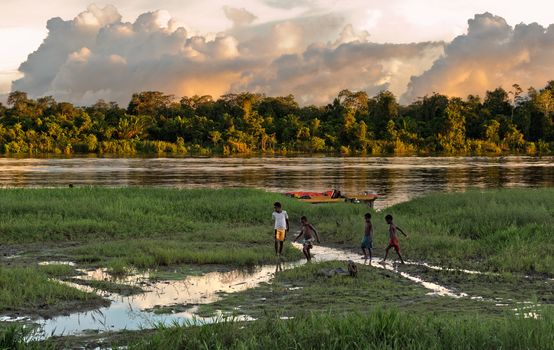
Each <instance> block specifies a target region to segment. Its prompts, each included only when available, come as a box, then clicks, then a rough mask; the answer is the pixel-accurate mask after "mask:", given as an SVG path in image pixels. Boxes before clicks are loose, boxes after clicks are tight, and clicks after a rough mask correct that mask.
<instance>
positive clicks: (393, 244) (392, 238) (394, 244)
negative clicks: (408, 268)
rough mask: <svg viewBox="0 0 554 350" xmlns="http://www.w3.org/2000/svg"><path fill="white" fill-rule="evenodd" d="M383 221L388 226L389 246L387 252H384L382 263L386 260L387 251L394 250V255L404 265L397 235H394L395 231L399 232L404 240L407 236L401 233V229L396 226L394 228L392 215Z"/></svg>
mask: <svg viewBox="0 0 554 350" xmlns="http://www.w3.org/2000/svg"><path fill="white" fill-rule="evenodd" d="M385 220H386V221H387V224H389V245H388V247H387V250H386V252H385V257H384V258H383V261H382V262H385V260H387V256H389V250H390V249H391V248H394V250H396V254H398V257H399V258H400V262H401V263H402V264H404V259H402V255H400V244H399V243H398V235H397V233H396V230H398V231H400V233H402V234H403V235H404V236H406V238H408V235H407V234H405V233H404V231H402V229H401V228H400V227H398V226H396V225H395V224H394V223H393V222H392V215H390V214H389V215H387V216H385Z"/></svg>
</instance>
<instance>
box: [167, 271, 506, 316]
mask: <svg viewBox="0 0 554 350" xmlns="http://www.w3.org/2000/svg"><path fill="white" fill-rule="evenodd" d="M338 267H342V268H344V269H346V262H344V261H342V262H341V261H330V262H324V263H316V264H314V263H313V264H306V265H303V266H300V267H297V268H295V269H291V270H285V271H283V272H279V273H277V275H276V277H275V278H274V279H273V281H272V282H271V284H268V283H266V284H262V285H260V286H259V287H257V288H253V289H249V290H246V291H243V292H239V293H233V294H228V295H225V296H224V297H223V298H222V299H221V300H219V301H217V302H215V303H212V304H207V305H200V306H199V311H200V314H201V315H202V316H212V315H213V314H215V311H216V310H221V311H223V312H225V313H226V314H229V315H240V314H246V315H249V316H252V317H254V318H264V317H266V316H267V315H280V316H295V317H296V316H298V315H301V314H310V313H313V312H323V313H325V312H332V313H334V314H345V313H351V312H359V313H368V312H372V311H373V310H374V309H375V308H376V307H380V306H383V305H386V306H387V307H396V308H401V309H404V310H411V311H414V312H426V313H430V312H431V313H433V312H439V313H440V312H445V311H446V312H450V313H457V314H469V313H475V312H479V313H482V314H488V315H490V316H497V315H501V314H503V313H504V312H506V308H501V307H496V306H495V305H494V304H493V303H483V302H481V301H474V300H470V299H468V298H462V299H452V298H450V297H439V296H434V295H428V293H429V290H427V289H425V288H423V287H422V286H420V285H419V284H415V283H413V282H411V281H409V280H407V279H405V278H403V277H401V276H400V275H399V274H397V273H394V272H392V271H388V270H383V269H379V268H374V267H369V266H364V265H358V276H357V278H352V277H350V276H333V277H327V276H325V275H324V274H322V271H325V270H330V269H335V268H338ZM168 311H171V310H168Z"/></svg>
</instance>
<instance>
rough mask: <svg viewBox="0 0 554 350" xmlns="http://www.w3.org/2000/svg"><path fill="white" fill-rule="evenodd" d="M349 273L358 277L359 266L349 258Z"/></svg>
mask: <svg viewBox="0 0 554 350" xmlns="http://www.w3.org/2000/svg"><path fill="white" fill-rule="evenodd" d="M348 273H349V274H350V277H358V266H356V264H355V263H354V262H353V261H352V260H348Z"/></svg>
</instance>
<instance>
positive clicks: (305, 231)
mask: <svg viewBox="0 0 554 350" xmlns="http://www.w3.org/2000/svg"><path fill="white" fill-rule="evenodd" d="M300 225H301V228H300V233H299V234H298V236H296V238H295V239H294V242H296V240H298V238H300V237H301V236H302V235H304V241H303V246H304V247H303V249H302V253H304V256H305V257H306V259H307V260H308V262H309V261H312V255H311V254H310V249H312V248H313V247H314V246H313V242H314V235H315V237H316V238H317V243H320V241H319V235H318V234H317V230H316V229H315V227H313V226H312V224H310V223H309V222H308V218H307V217H305V216H303V217H301V218H300Z"/></svg>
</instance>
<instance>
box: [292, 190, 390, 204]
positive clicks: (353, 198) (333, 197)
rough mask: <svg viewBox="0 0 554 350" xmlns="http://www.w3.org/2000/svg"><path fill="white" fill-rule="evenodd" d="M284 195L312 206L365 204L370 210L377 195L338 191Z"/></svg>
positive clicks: (297, 192)
mask: <svg viewBox="0 0 554 350" xmlns="http://www.w3.org/2000/svg"><path fill="white" fill-rule="evenodd" d="M285 195H287V196H289V197H292V198H296V199H298V200H299V201H301V202H305V203H312V204H324V203H340V202H349V203H366V204H368V205H369V206H370V207H371V208H373V204H374V202H375V200H376V199H377V198H378V197H379V195H377V194H375V193H369V192H363V193H356V194H343V193H341V192H340V191H338V190H329V191H325V192H307V191H293V192H287V193H285Z"/></svg>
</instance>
